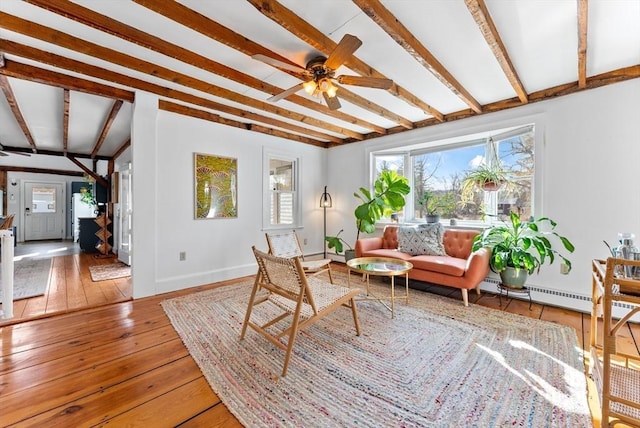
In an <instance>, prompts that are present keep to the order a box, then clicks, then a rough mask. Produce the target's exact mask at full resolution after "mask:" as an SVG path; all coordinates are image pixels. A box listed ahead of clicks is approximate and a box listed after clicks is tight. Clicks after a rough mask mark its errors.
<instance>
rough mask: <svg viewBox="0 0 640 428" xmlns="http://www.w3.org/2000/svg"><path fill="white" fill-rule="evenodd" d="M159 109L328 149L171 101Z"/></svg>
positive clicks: (305, 139)
mask: <svg viewBox="0 0 640 428" xmlns="http://www.w3.org/2000/svg"><path fill="white" fill-rule="evenodd" d="M159 108H160V109H162V110H166V111H170V112H172V113H177V114H181V115H184V116H191V117H197V118H199V119H203V120H208V121H209V122H216V123H221V124H223V125H227V126H233V127H236V128H240V129H245V130H247V131H253V132H260V133H263V134H268V135H273V136H275V137H281V138H286V139H288V140H292V141H297V142H299V143H305V144H311V145H313V146H317V147H322V148H327V143H323V142H321V141H316V140H313V139H311V138H307V137H303V136H301V135H296V134H291V133H289V132H284V131H280V130H277V129H272V128H267V127H264V126H260V125H257V124H253V123H244V122H240V121H237V120H233V119H225V118H223V117H220V116H219V115H217V114H214V113H210V112H207V111H204V110H199V109H195V108H193V107H187V106H184V105H182V104H176V103H174V102H171V101H164V100H161V101H160V105H159Z"/></svg>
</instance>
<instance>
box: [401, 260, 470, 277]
mask: <svg viewBox="0 0 640 428" xmlns="http://www.w3.org/2000/svg"><path fill="white" fill-rule="evenodd" d="M409 262H411V264H412V265H413V268H414V269H421V270H426V271H431V272H438V273H442V274H445V275H450V276H463V275H464V273H465V270H466V268H467V261H466V260H465V259H458V258H455V257H450V256H415V257H411V258H410V259H409Z"/></svg>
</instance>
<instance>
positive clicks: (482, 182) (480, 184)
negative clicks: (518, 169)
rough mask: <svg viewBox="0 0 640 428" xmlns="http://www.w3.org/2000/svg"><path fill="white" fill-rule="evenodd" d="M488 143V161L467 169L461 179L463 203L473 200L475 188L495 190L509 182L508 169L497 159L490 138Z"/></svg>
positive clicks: (486, 190) (487, 190)
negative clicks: (469, 169)
mask: <svg viewBox="0 0 640 428" xmlns="http://www.w3.org/2000/svg"><path fill="white" fill-rule="evenodd" d="M489 143H490V144H489V147H490V148H489V159H490V161H489V163H488V164H486V163H485V164H482V165H480V166H478V167H477V168H475V169H473V170H471V171H467V173H466V175H465V177H464V179H463V180H462V192H461V199H462V202H463V203H470V202H471V201H473V192H474V191H475V190H476V189H479V190H482V191H485V192H496V191H498V190H500V189H502V188H503V187H505V186H508V185H509V184H510V183H511V179H510V176H509V171H507V170H505V169H503V168H502V166H501V165H500V159H498V156H497V154H496V149H495V146H494V143H493V140H492V139H491V138H489Z"/></svg>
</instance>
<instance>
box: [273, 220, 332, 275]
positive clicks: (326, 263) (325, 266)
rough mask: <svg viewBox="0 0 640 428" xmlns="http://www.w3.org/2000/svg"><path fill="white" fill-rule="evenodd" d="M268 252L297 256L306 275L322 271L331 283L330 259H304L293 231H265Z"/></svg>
mask: <svg viewBox="0 0 640 428" xmlns="http://www.w3.org/2000/svg"><path fill="white" fill-rule="evenodd" d="M265 235H266V237H267V245H269V253H270V254H273V255H274V256H277V257H287V258H291V257H299V258H300V261H301V263H302V268H303V269H304V271H305V273H306V274H307V275H319V274H321V273H322V272H327V273H328V274H329V281H330V282H331V283H332V284H333V276H331V259H321V260H305V259H304V253H303V252H302V246H301V245H300V239H298V235H297V234H296V232H295V231H293V230H292V231H290V232H281V233H268V232H267V233H266V234H265Z"/></svg>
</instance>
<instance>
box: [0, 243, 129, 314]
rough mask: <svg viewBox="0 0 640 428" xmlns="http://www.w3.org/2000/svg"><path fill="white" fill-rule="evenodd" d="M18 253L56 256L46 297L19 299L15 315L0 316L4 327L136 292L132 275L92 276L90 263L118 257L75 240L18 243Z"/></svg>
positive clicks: (20, 255)
mask: <svg viewBox="0 0 640 428" xmlns="http://www.w3.org/2000/svg"><path fill="white" fill-rule="evenodd" d="M15 256H16V258H20V259H32V258H52V259H53V267H52V270H51V277H50V279H49V285H48V287H47V290H46V292H45V294H44V296H39V297H33V298H29V299H22V300H17V301H15V302H14V306H13V314H14V316H13V318H11V319H8V320H7V319H2V318H0V326H3V325H8V324H13V323H16V322H23V321H25V320H30V319H35V318H41V317H48V316H53V315H58V314H62V313H67V312H74V311H77V310H81V309H87V308H92V307H98V306H102V305H108V304H112V303H116V302H123V301H126V300H130V299H131V296H132V295H133V294H132V293H133V291H132V283H131V278H130V277H127V278H118V279H113V280H107V281H99V282H93V280H92V279H91V274H90V272H89V266H93V265H98V264H106V263H113V262H115V261H117V260H116V259H115V257H106V258H105V257H98V256H97V253H85V252H81V251H80V249H79V248H78V244H74V243H73V242H71V241H46V242H36V243H29V244H18V246H17V247H16V248H15ZM0 309H2V304H0Z"/></svg>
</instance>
